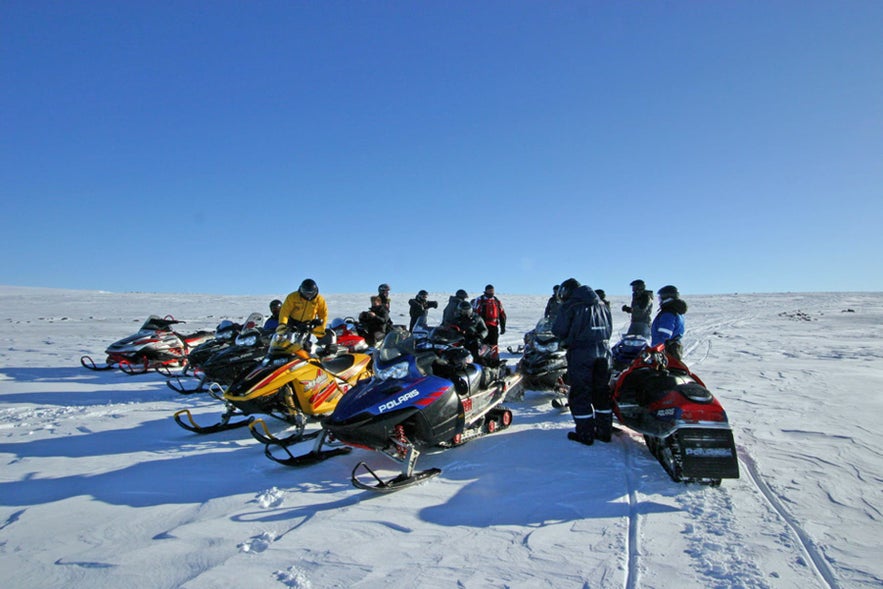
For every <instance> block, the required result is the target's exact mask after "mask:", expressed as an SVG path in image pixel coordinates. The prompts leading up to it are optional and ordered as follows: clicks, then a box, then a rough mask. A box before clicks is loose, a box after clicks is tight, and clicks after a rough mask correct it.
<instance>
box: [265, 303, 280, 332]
mask: <svg viewBox="0 0 883 589" xmlns="http://www.w3.org/2000/svg"><path fill="white" fill-rule="evenodd" d="M281 309H282V301H280V300H279V299H273V300H272V301H270V317H269V318H268V319H267V320H266V321H265V322H264V328H263V329H264V331H275V329H276V328H277V327H278V326H279V311H280V310H281Z"/></svg>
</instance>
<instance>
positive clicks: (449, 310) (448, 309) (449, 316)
mask: <svg viewBox="0 0 883 589" xmlns="http://www.w3.org/2000/svg"><path fill="white" fill-rule="evenodd" d="M461 301H466V302H469V295H468V294H467V293H466V291H465V290H463V289H462V288H461V289H459V290H458V291H457V292H456V293H454V294H453V295H452V296H450V297H448V304H447V305H445V310H444V311H442V325H445V324H447V323H453V322H454V321H455V320H456V319H457V306H458V305H459V304H460V302H461Z"/></svg>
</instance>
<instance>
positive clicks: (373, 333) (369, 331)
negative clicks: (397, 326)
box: [359, 295, 392, 346]
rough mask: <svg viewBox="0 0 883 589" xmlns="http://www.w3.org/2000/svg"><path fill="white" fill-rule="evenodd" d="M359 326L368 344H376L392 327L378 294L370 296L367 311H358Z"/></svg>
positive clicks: (387, 312)
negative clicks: (369, 305)
mask: <svg viewBox="0 0 883 589" xmlns="http://www.w3.org/2000/svg"><path fill="white" fill-rule="evenodd" d="M359 326H360V327H361V328H362V331H363V333H364V334H365V341H367V342H368V345H369V346H373V345H375V344H377V342H379V341H380V340H382V339H383V336H384V335H386V333H387V332H388V331H389V330H390V328H391V327H392V321H390V319H389V311H388V310H387V309H386V306H385V305H384V304H383V299H381V298H380V295H374V296H373V297H371V307H370V308H369V309H368V310H367V311H362V312H361V313H359Z"/></svg>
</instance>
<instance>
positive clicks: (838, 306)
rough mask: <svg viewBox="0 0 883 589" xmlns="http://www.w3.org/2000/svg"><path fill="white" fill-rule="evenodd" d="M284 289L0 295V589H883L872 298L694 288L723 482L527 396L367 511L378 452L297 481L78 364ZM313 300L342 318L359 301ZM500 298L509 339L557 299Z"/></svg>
mask: <svg viewBox="0 0 883 589" xmlns="http://www.w3.org/2000/svg"><path fill="white" fill-rule="evenodd" d="M599 286H607V288H608V289H610V287H609V286H608V285H599ZM284 294H285V293H275V294H273V295H267V296H254V297H234V296H228V297H219V296H206V295H167V294H144V293H128V294H116V293H103V292H87V291H65V290H50V289H36V288H18V287H0V325H2V330H0V340H2V341H0V464H2V468H0V587H4V588H19V589H20V588H42V587H46V588H62V587H63V588H68V589H72V588H88V589H104V588H108V589H110V588H114V589H116V588H119V587H127V588H141V587H144V588H151V589H153V588H177V587H186V588H191V589H197V588H199V589H202V588H225V589H229V588H236V587H243V588H245V587H248V588H253V587H264V588H272V587H280V588H286V587H290V588H299V589H306V588H317V589H318V588H324V587H342V588H351V587H359V588H361V587H420V588H463V587H465V588H476V589H477V588H486V587H554V588H563V587H564V588H566V587H575V588H584V587H591V588H595V587H597V588H606V587H614V588H622V587H625V588H638V587H648V588H650V587H656V588H671V587H703V588H709V587H721V588H723V587H728V588H729V587H752V588H754V587H757V588H760V587H770V588H800V589H812V588H817V587H819V588H825V587H843V588H846V587H850V588H852V587H880V586H881V585H883V564H881V558H880V555H881V554H883V540H881V538H883V524H881V521H883V513H881V510H883V467H881V465H883V428H881V426H880V423H881V418H883V393H881V391H883V343H881V342H883V294H881V293H859V294H849V293H834V294H762V295H750V294H739V295H717V296H695V297H693V296H689V294H686V295H685V297H684V298H685V300H686V301H687V303H688V304H689V307H690V308H689V312H688V313H687V316H686V319H687V337H686V341H685V344H686V345H685V350H686V358H685V359H686V361H687V363H688V364H689V365H690V367H691V368H692V369H693V370H694V372H696V373H697V374H698V375H699V376H700V377H701V378H702V379H703V380H704V381H705V383H706V384H707V385H708V386H709V388H710V389H711V390H712V391H713V392H714V393H715V394H716V395H717V396H718V398H719V399H720V401H721V403H722V404H723V405H724V407H725V408H726V409H727V412H728V414H729V417H730V421H731V423H732V425H733V428H734V434H735V438H736V443H737V445H738V447H739V453H740V468H741V472H742V477H741V478H740V479H738V480H725V481H723V484H722V485H721V486H720V487H719V488H710V487H703V486H699V485H684V484H678V483H674V482H672V481H671V480H670V479H669V478H668V476H667V475H666V474H665V472H664V471H663V470H662V467H661V466H660V465H659V464H658V463H657V462H656V460H655V459H654V458H652V457H651V456H650V454H649V453H648V452H647V449H646V447H645V446H644V443H643V441H642V439H641V437H640V436H637V435H635V434H625V435H620V436H616V437H615V438H614V440H613V442H612V443H610V444H600V443H596V444H595V445H594V446H592V447H586V446H580V445H577V444H574V443H573V442H570V441H568V440H567V439H566V435H565V433H566V432H567V431H568V430H570V429H571V418H570V415H569V414H568V413H562V412H560V411H559V410H557V409H554V408H553V407H552V406H551V404H550V397H549V396H548V395H546V394H543V393H540V392H536V391H528V392H527V394H526V396H525V398H524V400H523V401H518V402H511V403H508V404H507V405H508V406H509V407H510V408H511V409H512V411H513V413H514V422H513V424H512V426H511V427H510V428H509V429H507V430H504V431H501V432H499V433H496V434H493V435H491V436H487V437H485V438H481V439H478V440H474V441H472V442H469V443H468V444H466V445H464V446H462V447H458V448H455V449H451V450H448V451H444V452H439V453H435V454H432V455H425V456H423V457H421V460H420V463H419V464H418V467H419V468H428V467H439V468H441V469H442V473H441V475H440V476H438V477H436V478H434V479H431V480H429V481H427V482H425V483H423V484H420V485H418V486H415V487H413V488H410V489H405V490H403V491H400V492H398V493H394V494H391V495H375V494H372V493H370V492H366V491H360V490H358V489H356V488H354V487H352V486H351V485H350V482H349V477H350V472H351V470H352V468H353V467H354V466H355V464H356V463H357V462H358V461H360V460H364V461H366V462H367V463H368V464H369V465H371V466H372V467H374V468H377V469H379V470H380V472H381V473H382V474H384V475H385V476H392V475H394V474H395V471H396V470H397V468H398V466H397V465H396V464H395V463H393V462H392V461H390V460H389V459H387V458H386V457H384V456H382V455H379V454H375V453H371V452H368V451H362V450H355V451H353V452H352V453H351V454H350V455H348V456H343V457H337V458H334V459H331V460H328V461H326V462H324V463H321V464H318V465H314V466H312V467H309V468H304V469H290V468H286V467H284V466H281V465H278V464H276V463H274V462H271V461H269V460H268V459H267V458H265V457H264V455H263V448H262V447H261V445H260V444H258V443H257V442H256V441H255V440H253V439H252V438H251V436H250V435H249V434H248V432H247V431H245V430H233V431H228V432H223V433H219V434H214V435H205V436H199V435H196V434H193V433H191V432H188V431H185V430H183V429H181V428H180V427H178V426H177V425H176V424H175V422H174V421H173V419H172V414H173V413H174V412H175V411H177V410H179V409H182V408H190V409H192V410H193V414H194V416H195V418H196V419H197V420H199V421H200V422H201V423H205V424H208V423H213V422H214V421H216V420H217V417H218V416H219V415H220V413H221V410H222V407H221V404H220V403H219V402H218V401H215V400H213V399H212V398H210V397H208V396H206V395H190V396H184V395H179V394H178V393H175V392H174V391H172V390H170V389H169V388H168V387H167V386H166V384H165V378H164V377H162V376H161V375H159V374H157V373H149V374H145V375H139V376H128V375H126V374H123V373H121V372H119V371H113V372H91V371H88V370H85V369H84V368H82V367H81V366H80V363H79V358H80V356H81V355H83V354H90V355H92V356H93V357H94V358H95V359H96V360H97V361H99V362H102V361H103V360H104V354H103V351H104V349H105V348H106V347H107V345H109V344H110V343H112V342H113V341H116V340H118V339H120V338H123V337H125V336H127V335H130V334H132V333H134V332H135V331H137V329H138V328H139V327H140V325H141V323H142V322H143V321H144V319H145V318H146V317H147V316H148V315H150V314H157V315H166V314H171V315H173V316H175V317H176V318H178V319H183V320H185V321H186V322H187V323H186V324H185V325H182V326H178V327H179V328H180V329H179V330H180V331H196V330H198V329H213V328H214V327H215V326H216V325H217V323H218V322H219V321H220V320H221V319H224V318H231V319H234V320H242V319H243V318H244V317H245V316H247V315H248V314H249V313H250V312H252V311H266V308H267V303H268V301H269V300H270V299H271V298H275V297H277V296H281V295H284ZM393 294H394V297H393V312H394V313H393V314H394V319H396V321H397V322H400V323H402V322H406V318H405V317H404V316H403V313H404V311H405V309H406V306H407V303H406V301H407V298H408V297H409V296H411V295H405V294H402V293H399V294H396V293H393ZM327 298H328V303H329V308H330V313H331V316H332V317H334V316H343V315H355V314H357V313H358V312H359V311H361V310H363V309H364V308H367V306H368V295H329V296H328V297H327ZM435 298H437V299H438V300H439V301H440V303H441V304H440V306H441V307H444V303H445V302H446V301H447V295H446V294H441V293H438V294H437V295H436V297H435ZM501 298H502V300H503V302H504V304H505V306H506V309H507V311H508V315H509V323H508V330H507V332H506V334H505V335H504V336H503V338H502V343H503V345H504V346H505V345H516V344H518V343H520V342H521V338H522V336H523V334H524V332H526V331H528V330H529V329H531V328H532V327H533V326H534V324H535V323H536V321H537V319H539V316H540V314H541V313H542V309H543V307H544V304H545V301H546V297H545V296H535V297H530V296H505V295H503V296H501ZM612 302H613V309H614V317H615V319H616V321H617V326H616V327H617V331H619V330H620V329H621V328H622V327H623V325H624V323H625V321H626V319H627V316H626V315H625V314H624V313H621V312H619V311H618V309H619V307H620V306H621V305H622V304H623V303H625V302H627V301H626V300H625V299H624V298H623V297H612ZM439 318H440V311H439V310H433V311H432V312H431V313H430V322H431V323H435V322H437V321H438V320H439ZM514 361H515V360H514V359H513V360H511V362H514Z"/></svg>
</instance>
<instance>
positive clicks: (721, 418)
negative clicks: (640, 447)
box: [613, 344, 739, 486]
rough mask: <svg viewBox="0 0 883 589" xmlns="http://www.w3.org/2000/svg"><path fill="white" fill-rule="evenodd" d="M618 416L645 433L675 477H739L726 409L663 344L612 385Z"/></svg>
mask: <svg viewBox="0 0 883 589" xmlns="http://www.w3.org/2000/svg"><path fill="white" fill-rule="evenodd" d="M613 412H614V414H615V415H616V417H617V419H618V421H619V422H620V423H621V424H622V425H624V426H626V427H628V428H629V429H632V430H634V431H636V432H638V433H641V434H643V435H644V441H645V442H646V444H647V448H648V449H649V450H650V452H651V453H652V454H653V456H655V457H656V459H657V460H658V461H659V463H660V464H661V465H662V467H663V468H664V469H665V471H666V472H667V473H668V474H669V476H670V477H671V478H672V480H674V481H676V482H698V483H703V484H709V485H715V486H716V485H719V484H720V483H721V479H735V478H739V461H738V458H737V455H736V444H735V442H734V441H733V431H732V429H731V428H730V424H729V422H728V420H727V414H726V411H724V408H723V407H722V406H721V404H720V402H718V400H717V399H716V398H715V397H714V395H712V394H711V392H709V390H708V389H707V388H706V386H705V384H704V383H703V382H702V381H701V380H700V379H699V377H698V376H696V375H695V374H693V373H692V372H691V371H690V369H689V368H688V367H687V365H686V364H684V363H683V362H681V361H680V360H678V359H677V358H676V357H675V356H672V355H670V354H668V353H666V351H665V345H664V344H659V345H657V346H654V347H650V348H646V349H645V350H643V351H642V352H641V353H640V354H639V355H638V356H637V357H635V359H634V360H633V361H632V362H631V364H629V366H628V367H627V368H626V369H625V370H623V371H622V372H620V373H619V375H618V376H617V377H616V380H615V383H614V385H613Z"/></svg>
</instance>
